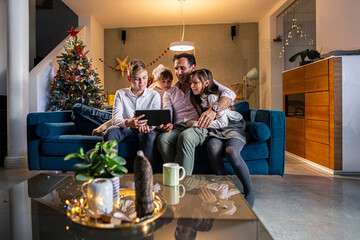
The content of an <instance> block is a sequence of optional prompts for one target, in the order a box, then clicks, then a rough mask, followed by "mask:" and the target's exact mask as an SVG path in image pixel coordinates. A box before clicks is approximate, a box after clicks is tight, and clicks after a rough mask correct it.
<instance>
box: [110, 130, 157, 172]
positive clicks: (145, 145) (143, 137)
mask: <svg viewBox="0 0 360 240" xmlns="http://www.w3.org/2000/svg"><path fill="white" fill-rule="evenodd" d="M156 136H157V132H156V131H154V130H151V131H150V132H148V133H141V132H139V131H138V130H137V129H134V128H121V127H118V126H111V127H109V128H108V130H107V131H106V133H105V135H104V137H103V138H104V141H110V140H116V141H117V142H118V143H120V142H121V141H122V140H124V139H125V138H134V139H137V141H138V143H139V150H142V151H143V152H144V154H145V157H147V159H149V162H150V164H151V166H152V168H153V171H155V167H156V160H155V158H154V145H155V141H156Z"/></svg>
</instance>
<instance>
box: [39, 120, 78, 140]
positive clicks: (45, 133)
mask: <svg viewBox="0 0 360 240" xmlns="http://www.w3.org/2000/svg"><path fill="white" fill-rule="evenodd" d="M74 133H76V127H75V124H74V123H73V122H62V123H39V124H38V125H37V126H36V135H37V136H38V137H39V138H41V139H44V138H49V137H53V136H56V135H64V134H74Z"/></svg>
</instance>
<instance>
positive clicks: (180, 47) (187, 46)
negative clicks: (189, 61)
mask: <svg viewBox="0 0 360 240" xmlns="http://www.w3.org/2000/svg"><path fill="white" fill-rule="evenodd" d="M178 2H180V5H181V21H182V35H181V41H175V42H172V43H170V50H172V51H190V50H193V49H194V48H195V47H194V43H193V42H189V41H184V34H185V23H184V19H183V14H182V4H183V3H184V2H185V0H178Z"/></svg>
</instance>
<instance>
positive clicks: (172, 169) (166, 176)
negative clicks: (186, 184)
mask: <svg viewBox="0 0 360 240" xmlns="http://www.w3.org/2000/svg"><path fill="white" fill-rule="evenodd" d="M181 170H182V175H181V176H180V177H179V175H180V173H179V172H180V171H181ZM184 178H185V168H183V167H181V166H179V164H177V163H164V164H163V184H164V185H167V186H176V185H179V181H180V180H183V179H184Z"/></svg>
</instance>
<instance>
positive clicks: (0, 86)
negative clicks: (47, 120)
mask: <svg viewBox="0 0 360 240" xmlns="http://www.w3.org/2000/svg"><path fill="white" fill-rule="evenodd" d="M6 68H7V5H6V0H0V95H7V93H6V92H7V90H6V89H7V84H6V79H7V77H6V74H7V72H6Z"/></svg>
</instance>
